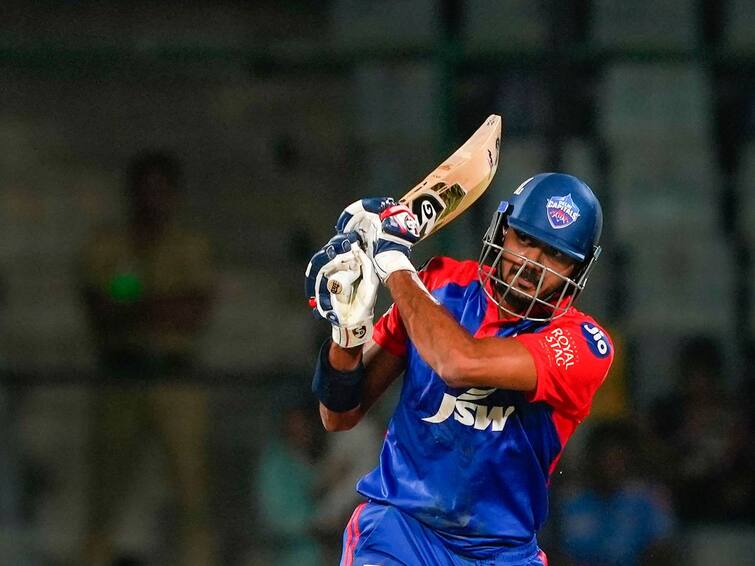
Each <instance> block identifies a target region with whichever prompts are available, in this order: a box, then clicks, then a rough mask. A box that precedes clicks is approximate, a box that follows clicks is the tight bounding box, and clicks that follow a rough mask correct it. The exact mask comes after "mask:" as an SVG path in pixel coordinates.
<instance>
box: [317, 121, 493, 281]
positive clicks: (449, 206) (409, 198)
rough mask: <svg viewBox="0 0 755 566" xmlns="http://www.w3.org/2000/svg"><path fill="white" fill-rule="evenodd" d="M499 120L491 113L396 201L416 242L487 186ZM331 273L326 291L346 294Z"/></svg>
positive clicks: (459, 212) (447, 220)
mask: <svg viewBox="0 0 755 566" xmlns="http://www.w3.org/2000/svg"><path fill="white" fill-rule="evenodd" d="M501 122H502V121H501V117H500V116H499V115H497V114H491V115H490V116H488V118H487V119H486V120H485V121H484V122H483V123H482V125H481V126H480V127H479V128H477V131H476V132H475V133H474V134H472V137H470V138H469V139H468V140H467V141H466V142H464V145H462V146H461V147H460V148H459V149H457V150H456V151H454V152H453V153H452V154H451V155H450V156H449V157H448V159H446V160H445V161H443V163H441V164H440V165H438V167H436V168H435V169H434V170H433V171H432V172H431V173H430V174H429V175H428V176H427V177H425V178H424V179H423V180H422V181H421V182H420V183H419V184H417V185H416V186H415V187H414V188H412V189H411V190H410V191H409V192H408V193H406V194H405V195H404V196H403V197H401V198H400V199H399V202H400V203H401V204H404V205H406V206H407V207H409V209H411V211H412V212H413V213H414V214H415V215H416V216H417V220H418V221H419V234H420V241H421V240H424V239H425V238H427V237H428V236H430V235H431V234H434V233H435V232H437V231H438V230H440V229H441V228H443V226H445V225H446V224H448V223H449V222H451V221H452V220H453V219H455V218H456V217H457V216H459V215H460V214H461V213H462V212H464V211H465V210H466V209H468V208H469V207H470V206H471V205H472V204H474V202H475V201H476V200H477V199H478V198H480V197H481V196H482V193H484V192H485V190H486V189H487V188H488V186H490V182H491V181H492V180H493V175H495V172H496V170H497V169H498V158H499V156H500V150H501ZM339 279H340V278H339V274H338V273H336V274H333V276H332V277H331V278H330V279H329V281H328V290H330V292H331V293H333V294H336V295H348V294H350V291H351V284H350V283H349V282H347V281H345V280H344V281H340V280H339Z"/></svg>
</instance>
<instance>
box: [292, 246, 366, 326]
mask: <svg viewBox="0 0 755 566" xmlns="http://www.w3.org/2000/svg"><path fill="white" fill-rule="evenodd" d="M359 242H360V240H359V235H358V234H357V233H356V232H350V233H347V234H337V235H335V236H334V237H333V238H331V239H330V240H329V241H328V243H327V244H325V245H324V246H323V247H322V249H321V250H320V251H318V252H317V253H316V254H315V255H313V256H312V259H311V260H310V261H309V264H308V265H307V269H306V271H305V272H304V295H305V297H306V298H307V300H308V301H309V306H310V308H311V309H312V313H313V314H314V316H315V318H320V317H322V316H324V315H322V313H321V312H320V311H319V310H318V308H317V297H318V296H319V295H320V294H322V293H323V292H324V285H325V284H327V280H326V281H324V282H323V281H318V275H319V274H320V271H321V270H322V269H323V267H324V266H325V265H326V264H328V263H329V262H331V261H333V260H334V259H335V258H336V257H337V256H339V255H342V254H347V255H349V254H350V252H351V248H352V246H353V245H354V244H359ZM355 247H358V245H357V246H355ZM349 257H351V256H349ZM352 259H353V258H352ZM324 299H325V302H326V303H327V308H326V309H325V310H330V308H331V307H330V304H329V301H330V299H329V298H327V297H326V298H324Z"/></svg>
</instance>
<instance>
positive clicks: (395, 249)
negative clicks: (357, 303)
mask: <svg viewBox="0 0 755 566" xmlns="http://www.w3.org/2000/svg"><path fill="white" fill-rule="evenodd" d="M380 219H381V224H380V232H379V233H378V235H377V240H376V241H375V242H374V245H373V250H374V251H373V256H372V261H373V263H374V264H375V271H376V272H377V275H378V277H379V278H380V281H382V282H383V283H385V282H386V281H387V280H388V278H389V277H390V276H391V274H392V273H394V272H395V271H413V272H415V273H416V271H417V270H416V269H415V267H414V265H412V262H411V261H410V259H409V257H410V256H411V250H412V246H413V245H414V244H416V243H417V242H418V241H419V222H418V220H417V217H416V216H415V214H414V213H413V212H412V211H411V210H409V208H407V207H406V206H404V205H403V204H399V205H395V206H391V207H389V208H386V209H385V210H384V211H383V212H382V213H381V214H380Z"/></svg>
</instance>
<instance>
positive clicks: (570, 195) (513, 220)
mask: <svg viewBox="0 0 755 566" xmlns="http://www.w3.org/2000/svg"><path fill="white" fill-rule="evenodd" d="M507 204H508V207H509V210H508V214H507V220H508V225H509V226H511V227H512V228H514V229H515V230H518V231H520V232H523V233H525V234H527V235H529V236H532V237H533V238H536V239H538V240H540V241H541V242H544V243H546V244H548V245H549V246H551V247H553V248H556V249H557V250H559V251H561V252H563V253H565V254H566V255H568V256H569V257H571V258H573V259H575V260H577V261H578V262H583V261H585V260H589V259H590V258H591V257H592V256H593V255H594V254H595V248H596V246H597V244H598V241H599V240H600V233H601V231H602V230H603V210H602V209H601V207H600V203H599V202H598V199H597V198H596V197H595V195H594V194H593V192H592V190H591V189H590V187H588V186H587V185H586V184H585V183H584V182H583V181H581V180H579V179H577V178H576V177H574V176H572V175H566V174H564V173H541V174H540V175H535V176H534V177H531V178H530V179H527V180H526V181H525V182H524V183H522V184H521V185H520V186H519V187H518V188H517V189H516V191H514V194H513V195H512V197H511V199H510V200H509V201H508V203H507Z"/></svg>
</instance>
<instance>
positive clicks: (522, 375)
mask: <svg viewBox="0 0 755 566" xmlns="http://www.w3.org/2000/svg"><path fill="white" fill-rule="evenodd" d="M386 285H387V287H388V289H389V290H390V292H391V295H392V297H393V301H394V303H395V304H396V307H397V308H398V310H399V313H400V314H401V319H402V321H403V322H404V326H405V327H406V331H407V333H408V334H409V337H410V338H411V340H412V343H413V344H414V346H415V347H416V348H417V351H418V352H419V354H420V356H422V359H424V360H425V361H426V362H427V363H428V364H429V365H430V367H431V368H433V370H435V372H436V373H437V374H438V375H439V376H440V378H441V379H442V380H443V381H445V382H446V383H447V384H448V385H450V386H451V387H497V388H501V389H515V390H518V391H534V389H535V386H536V385H537V371H536V368H535V360H534V359H533V357H532V354H531V353H530V352H529V350H528V349H527V348H526V347H524V346H523V345H522V344H521V343H520V342H519V341H518V340H515V339H513V338H497V337H488V338H475V337H473V336H472V335H471V334H469V332H467V330H465V329H464V328H462V327H461V326H460V325H459V323H458V322H456V320H455V319H454V318H453V317H452V316H451V314H450V313H449V312H448V311H447V310H446V309H445V308H444V307H442V306H441V305H439V304H438V303H437V302H436V301H435V299H434V298H433V297H432V296H431V295H430V294H429V293H428V292H427V290H426V289H425V287H424V285H423V284H422V282H421V281H420V280H419V277H418V276H417V274H416V273H414V272H412V271H408V270H400V271H395V272H393V273H392V274H391V275H390V277H388V279H387V281H386Z"/></svg>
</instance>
